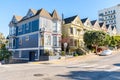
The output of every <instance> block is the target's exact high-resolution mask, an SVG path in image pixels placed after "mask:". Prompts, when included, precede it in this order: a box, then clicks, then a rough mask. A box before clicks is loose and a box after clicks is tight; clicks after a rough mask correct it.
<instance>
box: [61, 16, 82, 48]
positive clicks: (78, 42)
mask: <svg viewBox="0 0 120 80" xmlns="http://www.w3.org/2000/svg"><path fill="white" fill-rule="evenodd" d="M62 34H63V35H64V34H66V35H67V39H68V42H67V43H68V44H69V47H70V48H74V47H76V48H78V47H80V46H83V45H84V42H83V34H84V26H83V24H82V21H81V19H80V17H79V16H78V15H75V16H72V17H68V18H65V19H64V23H63V25H62ZM63 40H64V39H63Z"/></svg>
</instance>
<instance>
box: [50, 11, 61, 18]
mask: <svg viewBox="0 0 120 80" xmlns="http://www.w3.org/2000/svg"><path fill="white" fill-rule="evenodd" d="M51 16H52V18H54V19H61V18H60V16H59V15H58V13H57V11H56V10H54V11H53V12H52V14H51Z"/></svg>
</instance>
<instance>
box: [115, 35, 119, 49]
mask: <svg viewBox="0 0 120 80" xmlns="http://www.w3.org/2000/svg"><path fill="white" fill-rule="evenodd" d="M114 39H115V41H116V46H117V48H120V36H114Z"/></svg>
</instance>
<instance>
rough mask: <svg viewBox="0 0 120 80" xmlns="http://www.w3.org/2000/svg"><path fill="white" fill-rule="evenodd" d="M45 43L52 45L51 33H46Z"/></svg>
mask: <svg viewBox="0 0 120 80" xmlns="http://www.w3.org/2000/svg"><path fill="white" fill-rule="evenodd" d="M45 45H51V35H46V43H45Z"/></svg>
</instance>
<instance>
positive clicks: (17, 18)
mask: <svg viewBox="0 0 120 80" xmlns="http://www.w3.org/2000/svg"><path fill="white" fill-rule="evenodd" d="M14 17H15V19H16V20H17V21H20V20H21V19H22V16H17V15H14Z"/></svg>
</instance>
